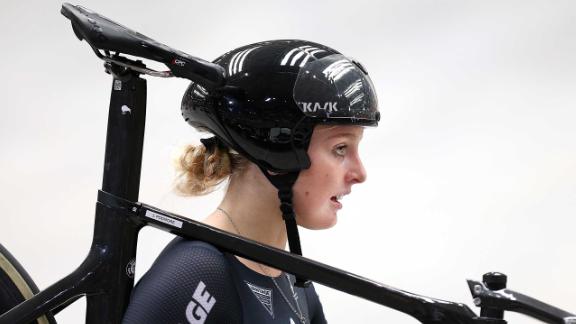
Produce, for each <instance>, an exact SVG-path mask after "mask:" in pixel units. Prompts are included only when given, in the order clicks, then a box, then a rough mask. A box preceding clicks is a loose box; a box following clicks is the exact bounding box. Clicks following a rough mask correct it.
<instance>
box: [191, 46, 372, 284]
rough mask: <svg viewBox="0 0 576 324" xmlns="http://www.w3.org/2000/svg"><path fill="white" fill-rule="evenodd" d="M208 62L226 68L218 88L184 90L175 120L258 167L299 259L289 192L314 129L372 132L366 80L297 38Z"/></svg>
mask: <svg viewBox="0 0 576 324" xmlns="http://www.w3.org/2000/svg"><path fill="white" fill-rule="evenodd" d="M214 63H216V64H219V65H220V66H222V67H223V68H224V69H225V70H226V84H225V86H223V87H220V88H216V89H212V90H207V89H206V88H205V87H203V86H202V84H198V83H194V82H193V83H192V84H190V86H189V87H188V89H187V90H186V93H185V94H184V98H183V100H182V116H183V117H184V119H185V120H186V121H187V122H188V123H189V124H190V125H192V126H194V127H196V128H200V129H205V130H208V131H209V132H211V133H213V134H214V135H216V137H217V140H218V141H220V142H222V143H224V144H225V145H227V146H228V147H230V148H232V149H234V150H236V151H237V152H239V153H240V154H242V155H243V156H245V157H246V158H248V159H249V160H251V161H252V162H254V163H255V164H256V165H258V166H259V167H260V168H261V169H262V171H263V172H264V174H265V175H266V177H267V178H268V179H269V180H270V181H271V182H272V184H273V185H274V186H275V187H276V188H278V195H279V197H280V202H281V207H280V208H281V210H282V215H283V217H284V220H285V221H286V227H287V231H288V240H289V244H290V250H291V251H292V252H293V253H296V254H301V250H300V241H299V236H298V230H297V226H296V222H295V218H294V212H293V209H292V186H293V184H294V182H295V181H296V179H297V177H298V174H299V172H300V171H301V170H302V169H307V168H308V167H309V166H310V160H309V158H308V154H307V150H308V146H309V144H310V138H311V136H312V131H313V130H314V126H316V125H317V124H348V125H350V124H354V125H365V126H376V125H377V124H378V120H379V119H380V113H379V112H378V105H377V99H376V94H375V91H374V87H373V85H372V82H371V81H370V78H369V77H368V74H367V72H366V70H365V69H364V68H363V67H362V65H360V64H359V63H358V62H356V61H354V60H352V59H349V58H347V57H345V56H344V55H342V54H340V53H339V52H337V51H335V50H333V49H331V48H329V47H326V46H324V45H320V44H317V43H312V42H308V41H303V40H274V41H267V42H260V43H255V44H251V45H246V46H243V47H240V48H237V49H235V50H232V51H230V52H228V53H226V54H224V55H222V56H220V57H219V58H217V59H216V60H215V61H214ZM268 171H272V172H274V174H272V173H270V172H268ZM297 283H299V284H302V283H303V279H302V278H297Z"/></svg>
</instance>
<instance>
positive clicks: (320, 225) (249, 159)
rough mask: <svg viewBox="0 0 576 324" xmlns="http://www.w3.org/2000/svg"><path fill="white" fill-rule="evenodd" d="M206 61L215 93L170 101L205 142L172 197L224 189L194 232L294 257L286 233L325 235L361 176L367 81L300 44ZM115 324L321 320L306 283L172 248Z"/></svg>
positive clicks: (356, 68)
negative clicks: (216, 71) (227, 236)
mask: <svg viewBox="0 0 576 324" xmlns="http://www.w3.org/2000/svg"><path fill="white" fill-rule="evenodd" d="M215 62H216V63H218V64H220V65H221V66H223V67H224V68H225V69H226V72H227V75H226V78H227V82H226V86H225V87H222V88H220V89H215V90H211V91H208V90H207V89H205V88H204V87H202V85H200V84H196V83H192V84H191V85H190V87H189V88H188V90H187V91H186V94H185V95H184V99H183V101H182V114H183V116H184V118H185V120H186V121H187V122H188V123H189V124H190V125H192V126H193V127H195V128H196V129H198V130H201V131H209V132H210V133H212V134H214V135H215V136H214V137H212V138H208V139H203V140H201V141H202V145H199V146H189V147H188V148H187V149H186V150H185V152H184V154H183V155H182V157H181V159H180V166H179V169H180V171H181V177H180V178H179V179H180V180H181V181H180V182H179V184H178V189H179V190H180V191H181V192H182V193H184V194H187V195H201V194H206V193H208V192H210V191H212V190H213V189H214V187H215V186H216V185H217V184H219V183H221V182H222V181H223V180H225V179H229V184H228V187H227V191H226V194H225V196H224V199H223V200H222V202H221V203H220V205H219V206H218V208H217V209H216V210H215V211H214V212H212V213H211V214H210V215H209V216H208V217H207V218H206V219H205V222H206V223H207V224H209V225H211V226H214V227H217V228H219V229H222V230H225V231H228V232H231V233H234V234H237V235H240V236H243V237H246V238H249V239H252V240H255V241H258V242H261V243H265V244H268V245H270V246H273V247H276V248H279V249H285V247H286V242H287V241H288V243H289V245H290V250H291V252H293V253H297V254H301V253H300V242H299V237H298V231H297V225H300V226H303V227H305V228H309V229H324V228H329V227H332V226H333V225H334V224H335V223H336V220H337V216H336V215H337V212H338V210H339V209H340V208H342V203H341V201H340V199H341V198H342V197H343V196H344V195H347V194H349V193H350V191H351V187H352V185H354V184H356V183H361V182H363V181H364V180H365V178H366V172H365V170H364V167H363V166H362V163H361V161H360V157H359V155H358V146H359V143H360V140H361V139H362V134H363V126H375V125H377V123H378V120H379V116H380V115H379V113H378V110H377V102H376V96H375V93H374V89H373V86H372V83H371V82H370V79H369V77H368V75H367V73H366V71H365V70H364V68H363V67H362V66H361V65H360V64H359V63H357V62H355V61H352V60H350V59H348V58H346V57H345V56H343V55H341V54H340V53H338V52H336V51H335V50H333V49H331V48H328V47H326V46H323V45H320V44H316V43H312V42H307V41H300V40H279V41H269V42H261V43H256V44H251V45H247V46H244V47H241V48H238V49H235V50H233V51H230V52H228V53H226V54H224V55H222V56H221V57H220V58H218V59H216V61H215ZM279 207H280V208H279ZM296 281H298V282H296ZM295 286H296V287H295ZM124 322H125V323H325V322H326V320H325V318H324V314H323V311H322V306H321V304H320V301H319V299H318V296H317V294H316V292H315V290H314V286H313V285H308V286H307V285H303V284H302V282H300V280H299V278H294V276H292V275H290V274H287V273H284V272H282V271H281V270H278V269H274V268H272V267H268V266H266V265H262V264H259V263H256V262H253V261H250V260H247V259H243V258H240V257H236V256H233V255H230V254H228V253H225V252H223V251H219V250H218V249H217V248H215V247H214V246H211V245H209V244H207V243H204V242H199V241H188V240H184V239H182V238H177V239H175V240H174V241H173V242H172V243H170V244H169V245H168V246H167V247H166V249H165V250H164V251H163V252H162V254H161V255H160V256H159V257H158V259H157V260H156V262H155V263H154V265H153V266H152V267H151V269H150V270H149V271H148V272H147V273H146V274H145V275H144V277H143V278H142V279H141V281H140V282H139V283H138V285H137V286H136V287H135V290H134V292H133V295H132V300H131V303H130V306H129V308H128V310H127V312H126V315H125V318H124Z"/></svg>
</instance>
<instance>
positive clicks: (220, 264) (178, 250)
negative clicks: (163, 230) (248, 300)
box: [124, 238, 241, 323]
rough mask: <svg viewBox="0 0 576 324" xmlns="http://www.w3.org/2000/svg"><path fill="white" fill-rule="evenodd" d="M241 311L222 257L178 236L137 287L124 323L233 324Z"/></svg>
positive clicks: (198, 243) (206, 247)
mask: <svg viewBox="0 0 576 324" xmlns="http://www.w3.org/2000/svg"><path fill="white" fill-rule="evenodd" d="M240 312H241V307H240V302H239V298H238V294H237V292H236V289H235V285H234V282H233V279H232V275H231V273H230V266H229V264H228V261H227V260H226V258H225V256H224V254H223V253H222V252H221V251H219V250H218V249H217V248H215V247H214V246H212V245H210V244H207V243H204V242H200V241H189V240H184V239H181V238H177V239H175V240H173V241H172V242H171V243H170V244H169V245H168V246H167V247H166V248H165V249H164V251H162V253H161V254H160V256H158V258H157V259H156V261H155V262H154V264H153V265H152V267H151V268H150V269H149V270H148V272H147V273H146V274H145V275H144V276H143V277H142V279H141V280H140V281H139V282H138V284H137V285H136V287H135V289H134V291H133V293H132V297H131V301H130V305H129V307H128V310H127V311H126V315H125V318H124V323H138V322H140V323H142V322H146V323H169V322H183V323H186V322H189V323H233V318H234V317H233V316H238V315H239V313H240ZM237 318H241V316H239V317H237Z"/></svg>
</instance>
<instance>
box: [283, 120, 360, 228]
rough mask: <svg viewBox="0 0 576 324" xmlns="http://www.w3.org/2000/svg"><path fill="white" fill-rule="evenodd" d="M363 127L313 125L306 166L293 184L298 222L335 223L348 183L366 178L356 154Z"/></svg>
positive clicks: (313, 224)
mask: <svg viewBox="0 0 576 324" xmlns="http://www.w3.org/2000/svg"><path fill="white" fill-rule="evenodd" d="M363 131H364V129H363V128H362V127H361V126H318V127H316V128H315V129H314V133H313V134H312V139H311V141H310V147H309V148H308V155H309V156H310V162H311V165H310V168H309V169H306V170H303V171H302V172H301V173H300V176H299V177H298V180H297V181H296V183H295V184H294V210H295V212H296V215H297V216H296V219H297V221H298V224H299V225H300V226H303V227H305V228H308V229H322V228H329V227H332V226H334V225H335V224H336V221H337V217H336V213H337V212H338V210H339V209H340V208H342V196H343V195H346V194H349V193H350V191H351V188H352V185H354V184H356V183H361V182H364V180H366V170H364V166H363V165H362V161H360V156H359V155H358V145H359V143H360V140H361V139H362V134H363Z"/></svg>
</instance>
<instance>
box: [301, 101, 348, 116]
mask: <svg viewBox="0 0 576 324" xmlns="http://www.w3.org/2000/svg"><path fill="white" fill-rule="evenodd" d="M337 104H338V103H337V102H325V103H323V104H322V103H320V102H299V103H298V106H299V107H300V110H302V112H303V113H307V112H316V111H318V110H324V111H325V112H327V113H329V114H330V113H332V112H335V111H338V107H336V105H337Z"/></svg>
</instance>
